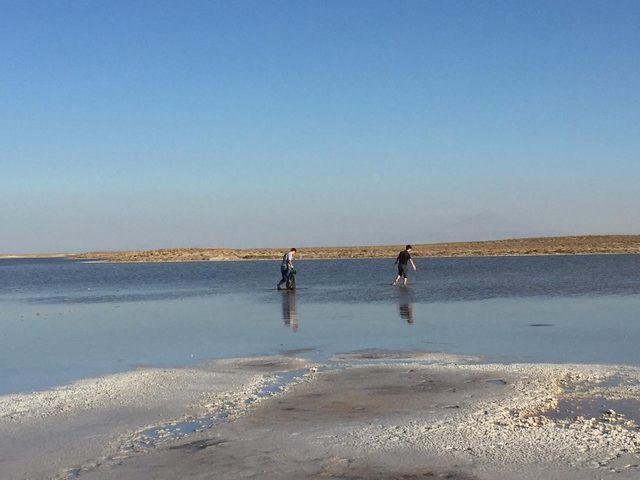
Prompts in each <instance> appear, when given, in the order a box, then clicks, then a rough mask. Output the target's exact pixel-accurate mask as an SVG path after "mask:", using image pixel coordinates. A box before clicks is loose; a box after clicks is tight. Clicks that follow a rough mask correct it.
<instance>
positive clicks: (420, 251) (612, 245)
mask: <svg viewBox="0 0 640 480" xmlns="http://www.w3.org/2000/svg"><path fill="white" fill-rule="evenodd" d="M408 241H411V239H408ZM295 246H296V247H298V254H299V258H306V259H310V258H379V257H393V256H395V255H396V254H397V253H398V251H400V250H401V249H402V248H404V245H383V246H361V247H357V246H356V247H308V248H305V247H303V246H300V245H295ZM286 250H288V246H287V247H283V248H246V249H243V248H162V249H158V250H132V251H123V252H89V253H83V254H75V255H68V257H70V258H76V259H95V260H105V261H111V262H187V261H206V260H255V259H265V260H266V259H278V258H280V257H281V256H282V254H283V252H285V251H286ZM595 253H640V235H587V236H575V237H540V238H515V239H508V240H490V241H482V242H451V243H431V244H413V254H414V255H416V256H419V257H421V256H425V257H446V256H453V257H457V256H499V255H554V254H558V255H560V254H565V255H566V254H576V255H577V254H595Z"/></svg>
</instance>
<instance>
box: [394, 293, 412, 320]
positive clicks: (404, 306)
mask: <svg viewBox="0 0 640 480" xmlns="http://www.w3.org/2000/svg"><path fill="white" fill-rule="evenodd" d="M398 313H399V314H400V318H402V319H404V320H406V321H407V323H413V298H412V296H411V294H410V293H408V292H406V291H404V290H400V296H399V298H398Z"/></svg>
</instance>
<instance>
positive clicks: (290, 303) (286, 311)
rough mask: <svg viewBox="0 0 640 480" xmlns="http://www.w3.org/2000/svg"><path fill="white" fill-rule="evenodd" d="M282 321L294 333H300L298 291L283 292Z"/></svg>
mask: <svg viewBox="0 0 640 480" xmlns="http://www.w3.org/2000/svg"><path fill="white" fill-rule="evenodd" d="M282 320H284V324H285V325H286V326H287V327H290V328H291V331H292V332H297V331H298V318H297V317H296V291H295V290H283V291H282Z"/></svg>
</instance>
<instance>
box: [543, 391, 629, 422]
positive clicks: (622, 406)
mask: <svg viewBox="0 0 640 480" xmlns="http://www.w3.org/2000/svg"><path fill="white" fill-rule="evenodd" d="M545 416H546V417H547V418H550V419H552V420H574V419H575V418H576V417H584V418H585V419H591V418H595V419H598V420H600V421H603V422H610V423H614V422H624V421H625V420H631V421H632V422H634V424H635V426H636V427H637V426H639V425H640V400H636V399H632V398H622V399H610V398H606V397H603V396H599V395H598V396H592V397H587V398H561V399H559V400H558V407H557V408H556V409H554V410H549V411H547V412H546V413H545Z"/></svg>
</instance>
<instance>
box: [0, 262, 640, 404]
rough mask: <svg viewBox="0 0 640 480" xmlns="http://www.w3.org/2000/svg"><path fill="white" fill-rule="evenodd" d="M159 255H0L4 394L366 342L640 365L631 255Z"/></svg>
mask: <svg viewBox="0 0 640 480" xmlns="http://www.w3.org/2000/svg"><path fill="white" fill-rule="evenodd" d="M417 266H418V272H417V273H412V275H411V278H410V285H409V287H408V288H406V289H403V288H398V287H395V288H394V287H391V286H390V285H389V284H390V282H391V280H392V279H393V277H394V273H395V269H394V265H393V260H386V259H377V260H309V261H298V262H297V264H296V267H297V269H298V277H297V283H298V287H299V288H298V290H297V291H296V292H295V293H292V292H279V291H276V290H275V284H276V283H277V281H278V280H279V262H271V261H255V262H254V261H246V262H204V263H163V264H107V263H83V262H76V261H70V260H62V259H53V260H52V259H49V260H44V259H43V260H37V259H36V260H0V393H8V392H15V391H25V390H33V389H42V388H47V387H51V386H53V385H59V384H62V383H67V382H69V381H72V380H74V379H78V378H82V377H90V376H96V375H100V374H104V373H109V372H116V371H125V370H129V369H131V368H135V367H136V366H141V365H150V366H163V367H164V366H180V365H188V364H194V363H197V362H200V361H203V360H206V359H212V358H221V357H237V356H246V355H259V354H274V353H281V352H289V351H297V354H301V355H307V356H310V357H312V358H316V359H323V358H327V357H329V356H330V355H331V354H333V353H340V352H347V351H352V350H356V349H363V348H389V349H420V350H432V351H442V352H452V353H476V354H483V355H486V356H487V358H489V359H491V360H494V361H495V360H497V361H538V362H539V361H542V362H593V363H626V364H635V365H640V346H639V345H640V256H635V255H615V256H604V255H603V256H553V257H499V258H438V259H428V258H424V259H418V260H417Z"/></svg>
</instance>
